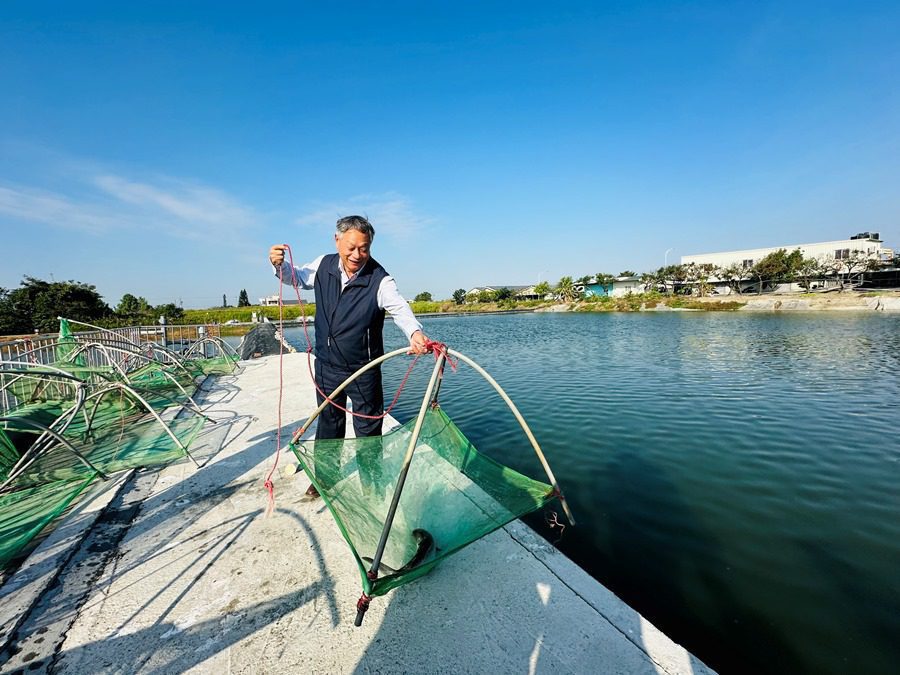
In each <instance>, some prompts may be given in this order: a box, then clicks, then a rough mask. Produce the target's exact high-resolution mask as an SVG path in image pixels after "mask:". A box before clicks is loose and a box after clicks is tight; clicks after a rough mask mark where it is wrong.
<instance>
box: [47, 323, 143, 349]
mask: <svg viewBox="0 0 900 675" xmlns="http://www.w3.org/2000/svg"><path fill="white" fill-rule="evenodd" d="M56 320H57V321H68V322H69V323H77V324H78V325H79V326H87V327H88V328H93V329H94V330H99V331H103V332H104V333H109V334H110V335H115V336H116V337H117V338H118V339H119V340H121V341H122V342H127V343H128V344H131V345H133V346H135V347H140V345H139V344H137V343H135V341H134V340H129V339H128V338H127V337H125V336H124V335H122V334H121V333H117V332H116V331H114V330H110V329H109V328H104V327H103V326H95V325H94V324H92V323H86V322H85V321H76V320H75V319H67V318H66V317H64V316H58V317H56Z"/></svg>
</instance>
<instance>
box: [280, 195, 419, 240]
mask: <svg viewBox="0 0 900 675" xmlns="http://www.w3.org/2000/svg"><path fill="white" fill-rule="evenodd" d="M354 214H360V215H364V216H366V217H367V218H368V219H369V221H371V223H372V225H373V226H374V227H375V232H376V235H382V234H383V235H386V236H388V237H395V238H398V239H403V238H408V237H413V236H415V235H417V234H418V233H419V232H421V231H423V230H424V229H425V228H426V227H427V226H428V225H430V224H431V223H432V222H434V221H433V219H432V218H429V217H427V216H424V215H421V214H419V213H416V211H415V209H414V207H413V204H412V200H410V199H409V198H408V197H406V196H404V195H401V194H399V193H397V192H385V193H383V194H365V195H357V196H355V197H351V198H349V199H347V200H346V201H343V202H333V203H330V204H322V205H318V206H317V207H316V208H315V210H313V211H311V212H309V213H306V214H304V215H302V216H300V217H299V218H297V221H296V222H297V224H298V225H303V226H312V227H317V228H318V227H334V224H335V221H337V219H338V218H341V217H343V216H350V215H354Z"/></svg>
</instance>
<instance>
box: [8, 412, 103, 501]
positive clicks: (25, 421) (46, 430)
mask: <svg viewBox="0 0 900 675" xmlns="http://www.w3.org/2000/svg"><path fill="white" fill-rule="evenodd" d="M0 422H7V423H9V422H18V423H20V424H24V425H26V426H30V427H33V428H35V429H40V430H41V431H43V432H44V434H50V435H51V436H53V437H54V438H55V439H56V440H57V441H59V442H60V443H62V444H63V445H64V446H65V447H66V449H67V450H69V452H71V453H72V454H74V455H75V456H76V457H77V458H78V459H79V460H81V462H82V463H84V465H85V466H87V467H88V468H89V469H91V471H95V472H96V473H97V475H98V476H100V478H102V479H103V480H108V478H109V477H108V476H107V475H106V474H105V473H103V472H102V471H101V470H100V469H98V468H97V467H96V466H94V465H93V464H91V462H90V460H88V458H87V457H85V456H84V455H82V454H81V453H80V452H78V450H76V449H75V446H73V445H72V444H71V443H70V442H69V441H68V440H66V439H65V438H64V437H63V436H61V435H59V434H58V433H56V432H55V431H53V429H50V428H49V427H46V426H44V425H43V424H41V423H40V422H35V421H33V420H29V419H22V418H17V417H0ZM42 435H43V434H42ZM29 454H31V450H29V451H28V452H26V453H25V454H24V455H22V459H21V460H19V462H17V464H16V466H18V464H20V463H22V461H23V460H24V459H25V457H27V456H28V455H29ZM36 460H37V453H36V454H35V456H34V457H32V458H31V459H29V460H28V461H27V462H25V463H24V464H23V465H22V466H21V467H19V468H18V470H16V467H13V468H12V470H11V471H10V473H9V476H7V478H6V480H5V481H3V485H0V492H3V491H4V490H5V489H6V487H7V486H8V485H9V484H10V483H11V482H12V481H14V480H15V479H16V478H18V477H19V476H21V475H22V472H23V471H25V469H27V468H28V467H29V466H31V465H32V464H33V463H34V462H35V461H36Z"/></svg>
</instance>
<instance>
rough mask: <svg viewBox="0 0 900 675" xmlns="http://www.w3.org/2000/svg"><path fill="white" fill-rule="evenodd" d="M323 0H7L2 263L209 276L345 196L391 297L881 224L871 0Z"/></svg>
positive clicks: (899, 10)
mask: <svg viewBox="0 0 900 675" xmlns="http://www.w3.org/2000/svg"><path fill="white" fill-rule="evenodd" d="M144 5H147V6H144ZM325 5H326V3H303V2H293V3H283V4H277V3H266V2H256V3H240V4H238V3H234V4H229V3H227V2H215V3H213V2H209V3H201V2H193V3H185V2H177V3H165V2H154V3H90V2H79V3H72V2H41V1H39V0H30V1H29V2H11V1H9V0H7V1H6V2H4V3H2V5H0V91H2V92H3V97H2V105H0V231H2V240H0V241H2V251H3V255H2V257H0V260H2V263H0V286H3V287H7V288H9V287H15V286H17V285H18V284H19V283H20V282H21V280H22V277H23V275H31V276H36V277H39V278H43V279H48V280H49V279H51V278H54V279H56V280H61V279H76V280H78V281H84V282H87V283H93V284H95V285H96V286H97V288H98V290H99V291H100V292H101V293H102V294H103V296H104V298H105V299H106V300H107V302H109V303H110V304H111V305H115V304H116V303H118V301H119V299H120V298H121V296H122V295H123V294H124V293H133V294H135V295H143V296H145V297H146V298H147V299H148V300H150V301H151V302H152V303H154V304H158V303H164V302H173V301H174V302H179V301H180V302H182V303H183V305H184V306H185V307H207V306H215V305H218V304H220V303H221V298H222V294H223V293H225V294H227V297H228V301H229V302H230V303H231V304H234V303H235V302H236V300H237V294H238V292H239V290H240V289H242V288H246V289H247V291H248V293H249V294H250V297H251V298H252V299H255V298H258V297H260V296H262V295H268V294H271V293H275V292H277V283H276V282H275V280H274V278H273V277H272V276H271V275H270V269H269V266H268V263H267V262H266V252H267V250H268V247H269V245H270V244H272V243H276V242H286V243H289V244H290V245H291V246H292V248H293V250H294V252H295V256H296V258H297V259H298V262H299V259H304V260H306V259H311V258H312V257H314V256H315V255H318V254H320V253H323V252H328V251H331V250H332V249H333V244H332V242H331V236H332V235H331V233H332V231H333V227H334V221H335V220H336V219H337V217H339V216H341V215H348V214H350V213H354V212H362V213H366V214H368V216H369V217H370V219H371V220H372V222H373V224H374V225H375V227H376V230H377V232H378V234H377V236H376V239H375V244H374V247H373V253H374V255H375V257H376V258H377V259H378V260H379V261H381V262H382V263H383V264H384V265H385V267H386V268H387V269H388V270H389V271H390V272H391V273H392V274H393V275H394V276H395V277H396V278H397V280H398V284H399V286H400V289H401V291H402V292H403V293H404V294H405V295H407V296H408V297H412V296H413V295H415V294H416V293H418V292H420V291H424V290H428V291H430V292H431V293H432V294H434V295H435V296H436V297H448V296H449V295H450V293H451V292H452V290H453V289H455V288H469V287H472V286H474V285H479V284H527V283H533V282H536V281H538V280H546V279H549V280H550V281H556V280H557V279H559V277H560V276H562V275H564V274H569V275H572V276H575V277H578V276H581V275H583V274H593V273H596V272H608V273H618V272H620V271H622V270H625V269H632V270H636V271H638V272H640V271H645V270H649V269H651V268H656V267H659V266H660V265H662V264H663V261H664V255H665V251H666V250H667V249H672V252H671V253H670V254H669V258H668V259H669V262H672V261H675V260H677V258H678V256H680V255H687V254H691V253H702V252H710V251H716V250H729V249H738V248H754V247H761V246H770V245H778V244H791V243H803V242H809V241H823V240H830V239H842V238H845V237H846V236H848V235H850V234H853V233H856V232H858V231H865V230H870V231H879V232H881V233H882V237H883V238H884V239H885V241H886V244H887V245H889V246H894V247H895V248H900V189H898V184H900V75H898V73H900V40H898V39H897V36H898V35H900V4H898V3H896V2H884V3H879V2H866V3H858V2H856V3H853V2H846V3H831V2H793V3H784V2H777V3H776V2H772V3H769V2H746V3H734V2H683V3H679V2H631V3H614V2H606V3H601V2H594V3H547V2H540V3H531V2H522V1H519V2H516V3H493V2H477V3H462V2H456V3H441V4H440V5H438V4H437V3H433V4H429V3H422V2H409V3H391V2H385V3H359V4H356V3H348V2H345V3H340V5H337V4H335V5H334V8H333V9H332V8H329V7H326V6H325Z"/></svg>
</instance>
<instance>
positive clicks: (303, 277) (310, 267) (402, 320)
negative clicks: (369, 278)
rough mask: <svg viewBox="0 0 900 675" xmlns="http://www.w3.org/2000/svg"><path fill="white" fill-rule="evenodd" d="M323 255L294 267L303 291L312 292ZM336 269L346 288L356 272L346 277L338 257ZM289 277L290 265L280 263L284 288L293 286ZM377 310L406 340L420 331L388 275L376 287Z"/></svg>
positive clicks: (392, 278) (394, 282)
mask: <svg viewBox="0 0 900 675" xmlns="http://www.w3.org/2000/svg"><path fill="white" fill-rule="evenodd" d="M324 257H325V256H324V255H320V256H319V257H318V258H316V259H315V260H313V261H312V262H309V263H306V264H305V265H301V266H300V267H294V277H295V278H296V279H297V285H298V286H299V287H300V288H302V289H304V290H307V291H309V290H312V288H313V286H314V285H315V283H316V272H317V271H318V269H319V265H321V264H322V259H323V258H324ZM337 267H338V270H339V271H340V273H341V290H343V289H344V288H346V287H347V284H349V283H350V282H351V281H352V280H353V279H355V278H356V274H359V272H357V273H356V274H354V275H353V276H348V275H347V273H346V272H345V271H344V266H343V265H341V259H340V257H338V259H337ZM278 272H279V270H278V268H277V267H276V268H275V276H276V277H277V276H278ZM294 277H292V276H291V264H290V263H289V262H288V261H287V260H285V261H284V262H282V263H281V279H282V283H283V284H284V285H285V286H292V285H293V278H294ZM378 308H379V309H386V310H387V311H388V313H389V314H390V315H391V316H392V317H393V319H394V323H395V324H397V326H398V327H399V328H400V330H402V331H403V333H404V334H405V335H406V339H407V340H408V339H409V338H411V337H412V334H413V333H415V332H416V331H417V330H422V324H420V323H419V322H418V321H417V320H416V316H415V314H413V312H412V310H411V309H410V308H409V303H408V302H407V301H406V300H404V299H403V296H402V295H400V291H399V290H398V289H397V282H396V281H394V277H392V276H390V275H388V276H386V277H384V279H382V280H381V284H380V285H379V286H378Z"/></svg>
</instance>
